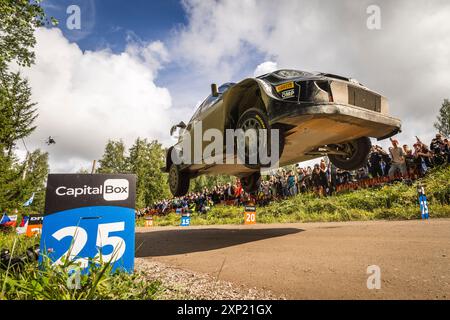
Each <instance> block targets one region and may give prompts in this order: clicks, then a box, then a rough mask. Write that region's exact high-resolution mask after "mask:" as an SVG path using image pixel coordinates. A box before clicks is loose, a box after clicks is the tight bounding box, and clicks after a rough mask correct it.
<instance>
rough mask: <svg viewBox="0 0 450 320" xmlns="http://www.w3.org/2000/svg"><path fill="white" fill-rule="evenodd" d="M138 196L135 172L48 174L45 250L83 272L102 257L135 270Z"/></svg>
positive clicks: (117, 266) (115, 266)
mask: <svg viewBox="0 0 450 320" xmlns="http://www.w3.org/2000/svg"><path fill="white" fill-rule="evenodd" d="M135 197H136V177H135V176H134V175H121V174H120V175H101V174H95V175H88V174H51V175H49V177H48V182H47V193H46V199H45V219H44V223H43V227H42V237H41V252H42V253H43V254H45V255H46V256H48V257H49V258H50V260H51V262H52V263H53V264H62V263H63V262H64V260H67V259H69V260H71V261H74V262H76V263H77V264H79V265H80V266H81V267H82V268H83V269H84V271H87V270H88V268H89V264H90V263H92V261H94V263H95V262H96V261H100V259H101V260H102V261H104V262H111V263H112V264H113V270H116V269H121V270H125V271H128V272H133V269H134V246H135V244H134V241H135V240H134V230H135V215H134V208H135ZM40 259H41V260H40V261H41V262H42V256H41V258H40Z"/></svg>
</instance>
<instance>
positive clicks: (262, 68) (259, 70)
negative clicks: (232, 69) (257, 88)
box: [253, 61, 278, 77]
mask: <svg viewBox="0 0 450 320" xmlns="http://www.w3.org/2000/svg"><path fill="white" fill-rule="evenodd" d="M277 69H278V64H277V63H276V62H273V61H266V62H263V63H261V64H260V65H258V66H257V67H256V69H255V72H254V73H253V75H254V76H255V77H259V76H262V75H264V74H266V73H269V72H273V71H276V70H277Z"/></svg>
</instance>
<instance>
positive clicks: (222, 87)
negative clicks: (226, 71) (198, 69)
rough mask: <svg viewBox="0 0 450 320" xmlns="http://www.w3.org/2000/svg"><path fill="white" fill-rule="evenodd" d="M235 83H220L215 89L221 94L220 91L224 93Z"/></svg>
mask: <svg viewBox="0 0 450 320" xmlns="http://www.w3.org/2000/svg"><path fill="white" fill-rule="evenodd" d="M234 85H235V83H233V82H227V83H224V84H223V85H221V86H220V87H219V88H218V89H217V91H218V92H219V93H220V94H221V93H225V92H226V91H227V90H228V89H230V88H231V87H232V86H234Z"/></svg>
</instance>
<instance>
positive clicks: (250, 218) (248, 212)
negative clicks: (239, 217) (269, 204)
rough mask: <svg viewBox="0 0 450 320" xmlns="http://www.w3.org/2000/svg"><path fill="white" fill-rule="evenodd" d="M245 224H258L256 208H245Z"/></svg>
mask: <svg viewBox="0 0 450 320" xmlns="http://www.w3.org/2000/svg"><path fill="white" fill-rule="evenodd" d="M244 224H256V206H245V211H244Z"/></svg>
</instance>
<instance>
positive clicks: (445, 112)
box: [434, 99, 450, 137]
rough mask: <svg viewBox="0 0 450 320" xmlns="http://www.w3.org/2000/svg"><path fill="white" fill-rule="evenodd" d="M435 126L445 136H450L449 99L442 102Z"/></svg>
mask: <svg viewBox="0 0 450 320" xmlns="http://www.w3.org/2000/svg"><path fill="white" fill-rule="evenodd" d="M434 127H435V128H436V129H437V130H438V131H439V132H440V133H441V134H443V135H444V136H446V137H450V101H449V100H448V99H445V100H444V102H443V103H442V106H441V109H439V115H438V117H437V121H436V122H435V124H434Z"/></svg>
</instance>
